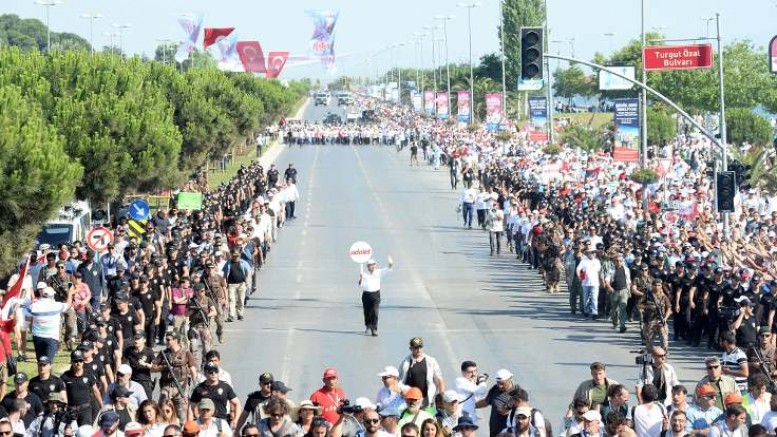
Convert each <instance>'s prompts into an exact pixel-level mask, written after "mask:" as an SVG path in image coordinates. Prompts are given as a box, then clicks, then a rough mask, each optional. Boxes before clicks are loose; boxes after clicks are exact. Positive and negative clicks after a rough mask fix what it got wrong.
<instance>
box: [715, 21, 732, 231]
mask: <svg viewBox="0 0 777 437" xmlns="http://www.w3.org/2000/svg"><path fill="white" fill-rule="evenodd" d="M715 21H716V28H717V31H718V32H717V33H718V36H717V39H718V79H719V80H720V121H719V122H718V129H720V143H721V144H722V145H723V150H722V155H723V156H722V158H721V161H722V163H723V171H728V146H727V144H728V143H727V142H726V141H727V140H728V138H726V92H725V88H724V86H723V37H722V36H721V33H720V14H719V13H716V14H715ZM715 195H716V196H717V193H715ZM716 198H717V197H716ZM728 219H729V217H728V213H727V212H724V213H723V235H724V236H725V237H726V238H728V230H729V229H728V225H729V223H728Z"/></svg>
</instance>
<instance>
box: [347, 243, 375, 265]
mask: <svg viewBox="0 0 777 437" xmlns="http://www.w3.org/2000/svg"><path fill="white" fill-rule="evenodd" d="M348 255H349V256H350V257H351V260H353V262H355V263H359V264H364V263H366V262H367V261H369V259H370V258H372V247H370V245H369V244H367V242H365V241H357V242H355V243H353V244H352V245H351V248H350V249H349V250H348Z"/></svg>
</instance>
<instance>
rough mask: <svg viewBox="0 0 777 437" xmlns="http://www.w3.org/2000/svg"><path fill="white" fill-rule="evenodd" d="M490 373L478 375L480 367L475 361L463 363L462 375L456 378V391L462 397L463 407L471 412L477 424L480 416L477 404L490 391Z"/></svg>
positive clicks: (468, 412) (470, 415)
mask: <svg viewBox="0 0 777 437" xmlns="http://www.w3.org/2000/svg"><path fill="white" fill-rule="evenodd" d="M487 381H488V375H478V367H477V364H475V362H474V361H464V362H463V363H461V376H460V377H458V378H456V391H458V392H459V396H460V397H461V401H460V402H459V403H460V404H461V409H462V411H464V412H465V413H467V414H469V417H471V418H472V421H473V422H475V423H476V424H477V420H478V416H477V413H476V411H475V410H476V407H475V404H476V403H477V401H479V400H481V399H483V398H484V397H486V392H488V385H487Z"/></svg>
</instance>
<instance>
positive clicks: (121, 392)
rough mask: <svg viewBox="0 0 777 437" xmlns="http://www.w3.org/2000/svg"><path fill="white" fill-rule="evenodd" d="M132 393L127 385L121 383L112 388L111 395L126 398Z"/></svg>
mask: <svg viewBox="0 0 777 437" xmlns="http://www.w3.org/2000/svg"><path fill="white" fill-rule="evenodd" d="M131 394H132V392H131V391H129V389H127V387H124V386H123V385H121V384H117V385H115V386H114V387H113V390H111V396H113V397H114V398H126V397H129V396H130V395H131Z"/></svg>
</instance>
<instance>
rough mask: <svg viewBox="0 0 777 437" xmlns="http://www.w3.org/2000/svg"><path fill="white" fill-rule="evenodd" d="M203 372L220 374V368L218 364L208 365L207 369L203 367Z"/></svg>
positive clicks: (206, 365)
mask: <svg viewBox="0 0 777 437" xmlns="http://www.w3.org/2000/svg"><path fill="white" fill-rule="evenodd" d="M203 370H205V373H208V372H218V371H219V366H217V365H216V363H206V364H205V367H203Z"/></svg>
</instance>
